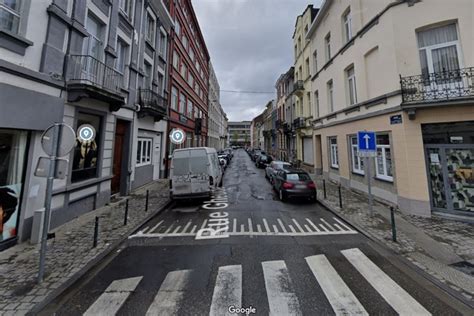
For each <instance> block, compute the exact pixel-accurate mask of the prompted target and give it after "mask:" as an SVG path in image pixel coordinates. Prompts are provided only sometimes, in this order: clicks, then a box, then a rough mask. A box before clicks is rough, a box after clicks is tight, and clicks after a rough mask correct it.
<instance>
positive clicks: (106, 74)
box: [0, 0, 173, 249]
mask: <svg viewBox="0 0 474 316" xmlns="http://www.w3.org/2000/svg"><path fill="white" fill-rule="evenodd" d="M0 11H1V12H2V18H1V19H2V23H1V24H0V33H1V40H0V56H1V59H0V99H1V100H2V103H1V104H0V109H1V113H2V114H1V115H0V156H1V159H0V192H1V193H0V194H2V199H4V198H5V199H7V198H8V200H9V201H10V200H11V202H12V203H11V207H10V208H9V210H10V212H9V213H8V214H7V216H6V218H5V215H4V221H3V222H4V223H3V225H2V227H1V228H2V230H1V231H2V234H1V236H0V249H3V248H5V247H7V246H9V245H11V244H13V243H15V242H17V241H18V240H26V239H28V238H29V237H30V235H31V231H32V227H33V226H37V225H39V224H40V222H41V217H42V215H43V211H44V209H43V206H44V202H45V201H44V193H43V192H45V188H46V179H45V178H43V177H39V176H35V170H36V166H37V163H38V159H39V158H40V157H44V156H47V155H46V153H45V152H43V149H42V146H41V140H42V137H41V135H42V133H43V131H44V130H45V129H46V128H47V127H48V126H50V125H51V124H53V123H56V122H64V123H66V124H67V125H69V126H71V127H72V128H73V129H74V130H75V131H78V130H79V129H80V128H81V127H84V126H88V127H89V128H90V129H89V130H90V131H92V132H93V133H92V134H93V137H91V139H90V140H88V141H85V140H83V139H81V138H77V140H76V142H75V146H74V148H73V150H72V151H71V153H69V154H67V155H65V156H64V157H62V158H64V159H67V160H65V161H66V163H67V170H66V176H65V178H64V179H58V180H55V183H54V189H53V200H52V208H53V210H52V216H51V227H52V228H54V227H57V226H58V225H61V224H63V223H65V222H67V221H69V220H70V219H72V218H74V217H76V216H78V215H80V214H82V213H85V212H87V211H90V210H92V209H94V208H97V207H100V206H102V205H104V204H106V203H108V202H109V200H110V197H111V195H112V194H126V193H128V191H129V190H130V189H131V188H133V187H137V186H139V185H141V184H144V183H146V182H147V181H151V180H152V179H156V178H158V177H159V176H160V174H161V171H162V166H163V165H162V162H161V159H160V156H162V155H163V151H162V149H161V143H162V142H163V138H162V137H163V136H162V134H163V133H164V132H165V131H166V129H165V127H166V123H165V122H164V121H163V118H166V116H167V108H166V104H165V103H164V98H165V97H166V91H165V89H164V86H165V84H166V83H165V78H166V71H167V66H166V65H167V58H166V55H167V42H168V34H169V32H170V30H171V28H172V27H173V24H172V20H171V17H170V15H169V13H168V11H167V8H166V6H165V5H164V4H163V2H161V1H159V0H153V1H146V2H144V1H138V0H137V1H133V0H129V1H127V0H121V1H114V2H110V1H98V0H89V1H82V0H69V1H66V0H62V1H58V0H54V1H53V0H44V1H19V0H16V1H15V0H10V1H2V2H0ZM145 138H146V139H145ZM141 168H147V172H148V174H147V175H146V176H144V175H143V174H142V171H141ZM5 194H6V195H5Z"/></svg>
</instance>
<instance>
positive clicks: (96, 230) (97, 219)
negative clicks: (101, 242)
mask: <svg viewBox="0 0 474 316" xmlns="http://www.w3.org/2000/svg"><path fill="white" fill-rule="evenodd" d="M97 239H99V217H98V216H96V217H95V225H94V246H93V248H95V247H97Z"/></svg>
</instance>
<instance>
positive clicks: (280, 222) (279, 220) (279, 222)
mask: <svg viewBox="0 0 474 316" xmlns="http://www.w3.org/2000/svg"><path fill="white" fill-rule="evenodd" d="M277 222H278V224H280V226H281V229H283V231H284V232H285V233H287V230H286V228H285V225H283V222H282V221H281V219H277Z"/></svg>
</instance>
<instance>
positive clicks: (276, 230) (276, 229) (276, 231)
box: [273, 225, 279, 233]
mask: <svg viewBox="0 0 474 316" xmlns="http://www.w3.org/2000/svg"><path fill="white" fill-rule="evenodd" d="M273 230H274V231H275V233H279V231H278V227H277V226H276V225H273Z"/></svg>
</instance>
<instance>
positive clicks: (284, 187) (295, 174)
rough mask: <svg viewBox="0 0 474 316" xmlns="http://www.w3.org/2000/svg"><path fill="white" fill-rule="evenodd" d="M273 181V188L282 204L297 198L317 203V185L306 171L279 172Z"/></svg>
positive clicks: (284, 170)
mask: <svg viewBox="0 0 474 316" xmlns="http://www.w3.org/2000/svg"><path fill="white" fill-rule="evenodd" d="M273 179H274V181H273V188H274V189H275V190H276V191H277V192H278V196H279V198H280V200H281V201H282V202H284V201H286V200H287V199H290V198H297V197H301V198H306V199H309V200H310V201H312V202H315V201H316V185H315V183H314V182H313V180H311V177H310V176H309V174H308V173H307V172H306V171H304V170H302V169H283V170H279V171H278V172H277V173H276V175H275V176H274V178H273Z"/></svg>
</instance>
